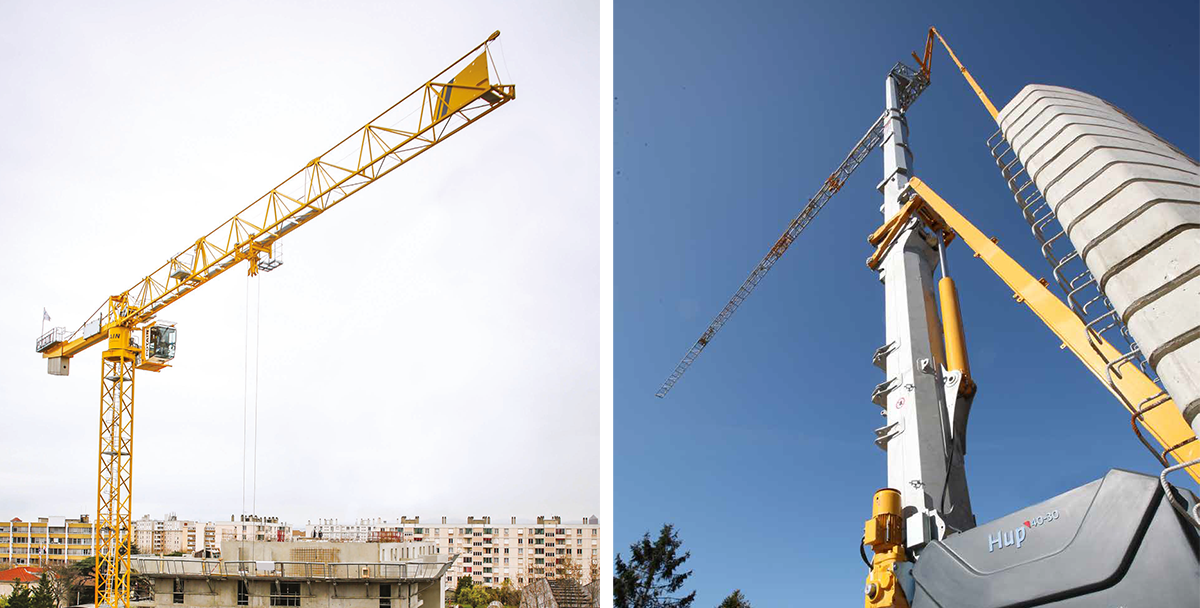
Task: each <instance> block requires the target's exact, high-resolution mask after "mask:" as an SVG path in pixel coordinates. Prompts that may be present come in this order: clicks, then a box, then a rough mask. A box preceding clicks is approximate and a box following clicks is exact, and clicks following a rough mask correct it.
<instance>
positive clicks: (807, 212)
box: [654, 63, 929, 398]
mask: <svg viewBox="0 0 1200 608" xmlns="http://www.w3.org/2000/svg"><path fill="white" fill-rule="evenodd" d="M890 75H891V76H893V77H895V78H896V79H897V81H898V82H899V83H900V84H901V87H900V110H901V112H905V111H907V110H908V107H909V106H910V105H912V103H913V102H914V101H916V100H917V97H919V96H920V95H921V93H922V92H923V91H924V90H925V88H926V87H928V86H929V79H928V76H927V74H926V73H924V72H919V71H917V70H914V69H912V68H910V67H908V66H907V65H904V64H903V63H897V64H896V65H895V66H893V67H892V70H891V72H890ZM887 119H888V115H887V112H886V111H885V112H884V113H883V114H881V115H880V116H879V118H878V119H876V120H875V123H874V124H872V125H871V128H870V129H867V133H866V135H863V136H862V139H860V140H858V143H857V144H855V146H854V147H853V148H851V149H850V153H849V154H847V155H846V158H845V160H843V161H842V164H840V165H838V168H837V169H836V170H834V172H833V173H832V174H830V175H829V177H828V178H827V179H826V180H825V182H824V183H823V184H821V189H820V190H818V191H817V193H816V194H814V195H813V197H812V198H810V199H808V203H807V204H806V205H804V208H803V209H801V210H800V213H799V214H798V215H796V217H795V219H793V220H792V221H791V223H790V224H788V227H787V230H784V232H783V235H782V236H780V237H779V240H777V241H775V244H774V245H772V246H771V249H770V250H769V251H767V255H766V256H764V257H763V259H762V261H761V262H759V263H758V266H755V267H754V270H752V271H750V276H748V277H746V280H745V281H744V282H742V285H741V287H738V290H737V291H736V292H734V294H733V297H732V298H730V299H729V302H728V303H726V304H725V307H724V308H722V309H721V312H719V313H717V316H716V318H714V319H713V321H712V323H711V324H709V326H708V329H706V330H704V334H702V335H701V336H700V339H698V340H696V343H695V344H693V345H692V347H691V348H689V349H688V352H687V354H685V355H684V356H683V359H682V360H680V361H679V364H678V365H676V366H675V370H674V371H672V372H671V375H670V376H669V377H667V380H666V381H665V382H663V384H662V386H661V387H659V389H658V392H657V393H655V394H654V395H655V396H656V397H659V398H661V397H663V396H665V395H666V394H667V392H668V391H670V390H671V387H673V386H675V383H676V382H678V381H679V378H680V377H681V376H683V373H684V372H686V371H687V369H688V367H690V366H691V365H692V362H693V361H695V360H696V357H698V356H700V352H701V351H703V350H704V347H706V346H708V343H709V342H710V341H712V338H713V336H714V335H716V333H717V331H719V330H720V329H721V327H722V326H724V325H725V323H726V322H727V321H728V320H729V318H730V317H731V316H733V313H734V312H736V311H737V309H738V307H739V306H741V305H742V302H744V301H746V298H747V297H749V296H750V293H751V292H753V291H754V288H755V287H757V286H758V283H759V281H761V280H762V278H763V277H764V276H766V275H767V271H769V270H771V267H773V266H774V265H775V262H777V261H779V258H781V257H783V253H784V252H785V251H787V249H788V247H790V246H791V244H792V243H793V242H795V240H796V237H798V236H800V233H801V232H802V231H804V229H805V228H806V227H808V224H809V223H810V222H812V220H813V218H815V217H817V213H819V212H820V211H821V208H823V207H824V206H825V203H828V202H829V199H831V198H833V195H834V194H837V191H838V190H840V189H841V188H842V185H843V184H845V183H846V180H847V179H848V178H849V177H850V174H851V173H854V170H855V169H857V168H858V166H859V165H860V164H862V162H863V161H864V160H866V158H867V156H868V155H869V154H870V153H871V150H874V149H875V147H876V146H878V145H879V142H881V141H883V136H884V124H885V123H886V121H887Z"/></svg>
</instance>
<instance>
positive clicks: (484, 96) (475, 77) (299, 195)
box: [36, 31, 516, 608]
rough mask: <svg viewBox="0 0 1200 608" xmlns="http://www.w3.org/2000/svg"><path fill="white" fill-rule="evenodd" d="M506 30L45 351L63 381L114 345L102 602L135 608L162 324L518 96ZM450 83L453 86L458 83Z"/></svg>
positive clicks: (99, 520) (103, 451) (105, 439)
mask: <svg viewBox="0 0 1200 608" xmlns="http://www.w3.org/2000/svg"><path fill="white" fill-rule="evenodd" d="M499 36H500V32H499V31H497V32H495V33H494V34H492V35H491V36H490V37H488V39H487V40H485V41H483V42H482V43H480V44H479V45H478V46H476V47H475V48H473V49H471V50H470V51H469V52H467V53H466V54H465V55H463V56H462V57H461V58H459V59H458V60H457V61H455V62H454V63H452V64H450V65H449V66H448V67H447V68H446V69H444V70H442V71H441V72H439V73H438V74H437V75H436V76H434V77H433V78H431V79H430V80H429V81H427V82H426V83H425V84H423V85H421V86H420V87H418V88H417V89H415V90H414V91H413V92H411V93H409V94H408V95H406V96H405V97H404V98H403V99H401V100H400V101H398V102H396V103H395V104H393V105H392V106H391V107H389V108H388V109H387V110H384V111H383V112H382V113H381V114H379V116H376V117H375V118H373V119H372V120H370V121H369V122H367V124H366V125H365V126H363V127H362V128H360V129H358V130H357V131H355V132H354V133H352V134H351V135H350V136H348V137H346V138H345V139H343V140H342V141H340V142H338V143H337V144H336V145H334V146H333V147H332V148H330V149H329V150H328V151H326V152H325V153H324V154H321V155H320V156H318V157H316V158H314V159H313V160H312V161H310V162H309V163H308V164H306V165H305V166H304V167H303V168H301V169H300V170H299V171H296V172H295V173H293V174H292V175H291V176H290V177H288V178H287V179H285V180H283V182H281V183H280V184H279V185H278V186H276V187H274V188H272V189H271V190H270V191H269V192H267V193H266V194H264V195H262V196H261V197H259V198H258V199H257V200H255V201H254V202H253V203H251V204H249V205H248V206H246V208H244V209H242V210H241V211H239V212H238V213H237V214H236V215H234V216H233V217H231V218H230V219H229V220H227V221H225V222H223V223H222V224H221V225H219V226H217V228H216V229H214V230H212V231H211V232H209V233H208V234H205V235H204V236H202V237H200V238H198V239H196V241H195V242H194V243H192V244H191V245H189V246H188V247H187V248H185V249H184V250H183V251H181V252H180V253H179V254H178V255H175V256H174V257H172V258H171V259H170V260H168V261H167V262H166V263H165V264H163V265H162V266H160V267H159V268H157V269H156V270H154V271H153V272H151V273H150V274H148V275H146V276H145V278H143V279H141V280H139V281H138V282H137V283H136V284H134V285H133V287H130V288H129V289H126V290H124V291H122V292H120V293H119V294H117V295H114V296H111V297H109V298H108V300H107V301H106V302H105V303H103V304H101V305H100V307H99V308H98V309H97V310H96V311H95V312H94V313H93V314H92V316H91V317H89V318H88V320H87V321H85V322H84V323H83V324H82V325H80V326H79V328H77V329H75V330H74V331H72V332H68V331H67V330H66V328H63V327H58V328H54V329H51V330H50V331H49V332H47V333H45V334H44V335H42V336H41V337H39V338H38V341H37V346H36V349H37V352H39V353H41V355H42V357H44V358H45V359H46V360H47V365H48V371H49V373H50V374H52V375H56V376H66V375H67V374H68V372H69V371H70V360H71V358H72V357H74V356H75V355H77V354H79V353H81V352H83V351H84V350H86V349H88V348H90V347H92V346H95V345H97V344H100V343H104V344H105V348H104V351H103V356H102V359H103V360H102V364H101V373H100V441H99V458H98V464H97V474H96V477H97V491H96V522H95V525H94V530H95V532H94V540H95V547H96V558H97V559H96V604H97V605H99V606H111V607H113V608H118V607H120V608H127V607H128V606H129V603H130V568H129V553H130V548H131V544H132V528H131V505H132V491H133V400H134V377H135V376H134V375H135V372H136V371H137V370H147V371H153V372H157V371H160V370H162V369H163V368H165V367H169V365H168V363H169V362H170V360H171V359H172V358H174V356H175V327H174V324H173V323H168V322H163V321H157V322H156V317H157V316H158V315H159V313H161V312H162V311H163V309H165V308H166V307H167V306H169V305H171V304H172V303H173V302H176V301H177V300H179V298H181V297H183V296H185V295H187V294H189V293H191V292H192V291H194V290H195V289H196V288H198V287H200V286H201V285H204V284H205V283H207V282H208V281H211V280H213V279H214V278H216V277H217V276H218V275H220V274H221V273H223V272H225V271H226V270H228V269H230V268H232V267H233V266H235V265H237V264H238V262H241V261H243V260H245V261H248V262H249V274H250V275H257V274H258V272H259V271H260V270H262V271H270V270H273V269H274V268H275V267H277V266H278V265H279V263H280V262H279V259H278V256H277V255H274V253H275V252H276V249H275V243H276V241H278V240H279V239H280V238H282V237H283V236H284V235H285V234H288V233H289V232H291V231H292V230H295V229H296V228H298V227H299V226H300V225H302V224H304V223H306V222H308V221H310V220H312V219H313V218H315V217H317V216H319V215H321V214H322V213H324V212H325V211H327V210H328V209H329V208H330V207H333V206H334V205H336V204H338V203H339V202H341V201H342V200H344V199H346V197H348V196H350V195H352V194H354V193H355V192H358V191H359V190H361V189H363V188H364V187H366V186H368V185H370V184H371V183H373V182H375V180H377V179H379V178H381V177H383V176H384V175H387V174H388V173H390V172H391V171H392V170H394V169H396V168H397V167H399V166H401V165H404V164H405V163H407V162H408V161H410V160H412V159H414V158H416V157H417V156H419V155H421V154H422V153H424V152H425V151H426V150H429V149H430V148H432V147H434V146H435V145H437V144H439V143H441V142H442V141H443V140H445V139H446V138H448V137H450V136H451V135H454V134H455V133H457V132H458V131H459V130H460V129H462V128H463V127H465V126H467V125H469V124H471V123H473V122H475V121H476V120H479V119H480V118H482V117H483V116H486V115H487V114H488V113H490V112H492V111H493V110H495V109H496V108H498V107H500V106H502V105H504V104H506V103H508V102H509V101H512V100H513V99H515V98H516V85H512V84H498V83H493V82H492V81H491V78H490V76H489V70H488V66H489V64H490V65H491V66H492V68H493V70H494V69H495V65H496V64H495V62H494V61H493V60H492V57H491V53H490V49H489V46H488V45H489V43H491V42H492V41H494V40H496V38H498V37H499ZM447 77H449V79H447Z"/></svg>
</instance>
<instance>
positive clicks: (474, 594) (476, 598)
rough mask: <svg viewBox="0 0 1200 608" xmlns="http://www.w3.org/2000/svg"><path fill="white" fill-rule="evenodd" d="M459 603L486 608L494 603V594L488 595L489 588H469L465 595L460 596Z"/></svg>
mask: <svg viewBox="0 0 1200 608" xmlns="http://www.w3.org/2000/svg"><path fill="white" fill-rule="evenodd" d="M458 601H459V603H461V604H466V605H469V606H475V608H486V607H487V605H488V603H490V602H491V601H492V594H490V593H488V589H487V587H474V586H472V587H468V588H467V589H466V591H465V592H464V593H463V595H461V596H458Z"/></svg>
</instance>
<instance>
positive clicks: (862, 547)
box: [858, 536, 871, 571]
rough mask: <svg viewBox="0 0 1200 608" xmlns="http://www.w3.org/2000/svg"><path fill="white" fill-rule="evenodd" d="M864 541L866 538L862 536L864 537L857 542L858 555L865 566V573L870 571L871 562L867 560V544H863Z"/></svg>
mask: <svg viewBox="0 0 1200 608" xmlns="http://www.w3.org/2000/svg"><path fill="white" fill-rule="evenodd" d="M866 540H867V537H865V536H864V537H862V540H860V541H858V555H859V556H860V557H862V560H863V563H864V564H866V565H867V571H870V570H871V560H869V559H867V549H866V547H867V543H866V542H865V541H866Z"/></svg>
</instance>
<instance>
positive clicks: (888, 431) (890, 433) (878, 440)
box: [875, 419, 904, 452]
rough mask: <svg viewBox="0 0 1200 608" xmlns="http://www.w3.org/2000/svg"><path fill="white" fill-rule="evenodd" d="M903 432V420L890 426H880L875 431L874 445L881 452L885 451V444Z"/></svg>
mask: <svg viewBox="0 0 1200 608" xmlns="http://www.w3.org/2000/svg"><path fill="white" fill-rule="evenodd" d="M903 432H904V420H903V419H900V420H897V421H896V422H893V423H891V424H888V425H885V426H881V427H879V428H877V429H875V445H876V447H878V448H879V449H881V450H883V451H885V452H886V451H887V443H888V442H889V441H891V440H892V438H893V437H895V436H896V435H899V434H900V433H903Z"/></svg>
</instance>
